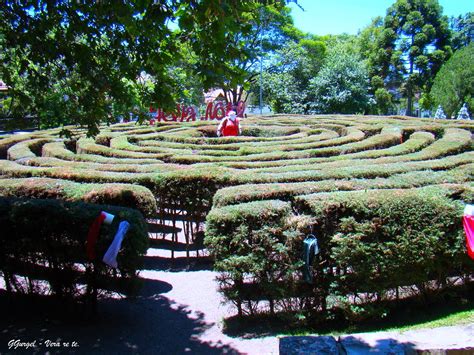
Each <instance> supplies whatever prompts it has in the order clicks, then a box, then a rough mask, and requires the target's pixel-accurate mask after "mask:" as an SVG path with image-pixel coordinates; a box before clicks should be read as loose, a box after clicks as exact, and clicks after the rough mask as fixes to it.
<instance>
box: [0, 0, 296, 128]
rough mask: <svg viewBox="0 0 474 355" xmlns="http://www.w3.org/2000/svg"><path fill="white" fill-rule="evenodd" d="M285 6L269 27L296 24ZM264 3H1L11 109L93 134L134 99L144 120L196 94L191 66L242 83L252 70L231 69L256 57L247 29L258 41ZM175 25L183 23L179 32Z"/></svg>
mask: <svg viewBox="0 0 474 355" xmlns="http://www.w3.org/2000/svg"><path fill="white" fill-rule="evenodd" d="M283 6H284V2H275V3H274V4H273V5H268V6H266V7H265V12H266V13H267V14H268V15H269V16H270V17H268V18H271V21H270V22H268V25H271V26H273V25H274V23H275V22H274V21H275V20H276V19H277V18H282V19H283V22H284V23H282V26H283V27H285V26H287V25H289V22H288V21H289V20H290V17H289V16H287V15H286V17H285V15H284V14H283V15H281V14H280V12H279V11H280V9H282V8H283ZM259 8H262V5H261V4H260V2H254V1H251V2H250V1H248V2H247V1H246V2H235V1H220V0H211V1H205V2H198V3H190V2H188V1H181V0H173V1H169V2H166V3H162V2H156V1H144V2H138V3H135V2H130V3H116V2H110V3H94V4H85V3H77V2H64V1H62V2H53V3H49V2H48V3H47V2H43V1H40V2H35V3H31V4H29V3H26V2H18V1H7V2H6V3H5V4H4V5H3V6H2V7H1V9H0V16H1V18H2V20H3V21H2V28H1V34H2V35H1V38H0V48H1V51H0V53H1V58H0V59H1V60H0V68H1V73H2V80H3V81H5V82H6V83H7V85H9V87H10V88H11V90H10V94H11V95H12V100H14V105H12V107H13V108H14V109H15V108H21V111H20V110H17V112H16V113H15V115H22V114H24V113H25V112H28V113H31V114H33V115H37V116H39V118H40V123H41V126H42V127H50V126H57V125H61V124H68V123H75V124H80V125H83V126H86V127H87V128H88V131H89V134H91V135H94V134H97V133H98V125H99V123H100V122H113V121H115V116H116V115H118V114H123V112H124V111H126V110H130V109H133V108H135V107H136V105H139V106H138V107H137V113H141V117H142V119H143V118H144V117H145V116H144V113H145V110H146V109H148V107H149V106H150V105H151V104H153V105H154V106H155V107H156V106H160V107H162V108H164V109H167V110H173V109H174V108H175V103H176V102H178V101H179V100H180V99H181V98H182V94H185V95H184V96H192V94H191V93H189V89H188V88H187V87H186V86H183V78H182V76H183V75H186V74H184V73H186V72H191V73H193V74H196V75H194V76H193V77H192V78H196V77H198V78H199V83H197V85H196V87H198V88H199V87H200V85H202V87H204V88H210V87H211V86H214V85H216V84H217V83H218V80H217V79H218V78H222V76H223V75H224V74H225V76H226V80H228V81H229V82H231V83H233V84H234V83H236V82H238V83H239V84H242V83H241V82H240V79H241V78H242V76H245V75H246V72H245V70H244V68H236V70H228V69H229V67H228V65H229V63H234V61H238V60H241V59H242V58H251V59H250V63H251V62H252V60H253V59H254V58H256V55H257V54H255V53H254V51H253V49H254V46H253V45H252V44H251V43H245V42H249V41H247V40H248V37H246V36H248V35H252V34H253V35H254V37H253V38H255V39H256V38H257V37H256V36H255V31H254V30H255V27H252V26H253V25H252V24H254V25H255V26H260V25H262V24H261V23H260V22H258V21H257V20H258V19H259V11H257V9H259ZM272 16H273V17H272ZM278 16H280V17H278ZM281 16H283V17H281ZM170 21H175V22H177V23H178V24H179V29H175V30H173V29H171V27H170V26H169V22H170ZM256 21H257V22H256ZM275 34H276V32H271V36H270V35H269V36H267V40H266V41H265V42H268V43H270V42H271V40H272V39H273V38H275ZM181 43H186V46H182V45H181ZM184 47H186V48H187V49H191V50H192V55H191V57H189V58H188V56H187V55H186V50H184ZM265 48H266V49H269V48H270V47H268V46H267V47H265ZM250 49H251V50H252V51H250ZM183 62H186V63H187V64H189V65H187V66H183V65H182V64H183ZM248 62H249V61H247V63H248ZM177 67H179V68H182V69H180V70H175V69H176V68H177ZM244 67H245V66H244ZM144 76H145V78H150V80H148V79H147V81H148V83H145V84H146V85H143V84H144V83H143V82H140V81H143V80H142V79H143V77H144ZM141 78H142V79H141ZM187 79H190V78H187ZM193 87H194V86H193Z"/></svg>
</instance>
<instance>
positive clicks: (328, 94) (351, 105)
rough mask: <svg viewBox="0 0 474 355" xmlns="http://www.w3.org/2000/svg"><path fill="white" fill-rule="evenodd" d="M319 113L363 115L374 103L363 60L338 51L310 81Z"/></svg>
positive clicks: (337, 49) (331, 55)
mask: <svg viewBox="0 0 474 355" xmlns="http://www.w3.org/2000/svg"><path fill="white" fill-rule="evenodd" d="M310 89H311V90H312V91H313V95H314V100H315V101H314V102H312V103H311V109H312V111H313V112H317V113H364V112H366V111H367V110H368V109H369V107H370V105H371V104H372V99H371V97H370V95H369V92H368V91H369V77H368V72H367V68H366V66H365V65H364V63H363V62H361V61H360V58H358V57H357V56H354V55H353V54H351V53H348V52H347V51H345V50H344V49H343V48H336V49H335V50H333V51H332V52H331V53H330V54H329V55H328V57H327V58H326V62H325V64H324V66H323V67H322V69H321V70H320V71H319V73H318V75H317V76H316V77H315V78H314V79H312V80H311V81H310Z"/></svg>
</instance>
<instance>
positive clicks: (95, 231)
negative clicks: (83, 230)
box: [86, 212, 107, 261]
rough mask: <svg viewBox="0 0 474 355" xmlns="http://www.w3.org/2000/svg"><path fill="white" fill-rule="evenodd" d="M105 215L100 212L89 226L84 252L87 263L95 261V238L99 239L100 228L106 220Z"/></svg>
mask: <svg viewBox="0 0 474 355" xmlns="http://www.w3.org/2000/svg"><path fill="white" fill-rule="evenodd" d="M106 217H107V216H106V214H105V213H104V212H101V213H100V215H99V216H98V217H97V218H96V219H95V220H94V222H92V224H91V226H90V227H89V232H88V233H87V240H86V252H87V258H88V259H89V261H93V260H94V259H95V245H96V243H97V238H98V237H99V233H100V227H101V226H102V223H103V222H104V220H105V218H106Z"/></svg>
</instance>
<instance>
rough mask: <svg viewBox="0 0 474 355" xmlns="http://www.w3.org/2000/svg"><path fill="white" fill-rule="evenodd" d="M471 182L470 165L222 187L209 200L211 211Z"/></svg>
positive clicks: (473, 172)
mask: <svg viewBox="0 0 474 355" xmlns="http://www.w3.org/2000/svg"><path fill="white" fill-rule="evenodd" d="M473 178H474V164H466V165H461V166H459V167H456V168H454V169H452V170H447V171H443V170H442V171H432V170H427V171H424V172H423V174H420V172H418V171H415V172H408V173H402V174H394V175H391V176H389V177H386V178H374V179H350V180H324V181H317V182H310V181H305V182H295V183H267V184H244V185H237V186H231V187H226V188H223V189H220V190H219V191H217V193H216V194H215V195H214V197H213V204H214V207H222V206H226V205H233V204H238V203H244V202H251V201H258V200H273V199H279V200H285V201H288V200H292V199H293V198H294V197H295V196H298V195H303V194H309V193H316V192H330V191H350V190H366V189H394V188H398V189H400V188H404V189H410V188H413V187H422V186H426V185H437V184H443V183H453V184H455V183H458V184H459V183H466V182H469V181H472V180H473Z"/></svg>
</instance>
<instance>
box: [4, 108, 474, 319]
mask: <svg viewBox="0 0 474 355" xmlns="http://www.w3.org/2000/svg"><path fill="white" fill-rule="evenodd" d="M215 129H216V124H214V123H210V122H207V121H200V122H191V123H180V122H165V123H159V124H158V125H156V126H155V125H154V126H148V125H135V124H133V123H130V124H117V125H112V126H104V127H102V130H101V132H100V134H99V135H98V136H96V137H95V138H94V139H93V138H87V137H86V135H85V132H83V131H81V130H80V129H72V131H73V137H72V138H70V139H63V138H60V136H59V130H47V131H38V132H32V133H28V134H21V135H6V136H3V137H0V159H1V160H0V196H4V197H6V198H8V199H6V200H5V201H9V202H4V203H5V204H11V203H16V204H18V203H19V202H18V201H19V200H12V198H13V199H14V198H28V199H41V200H40V201H42V202H41V203H48V202H44V201H45V200H43V199H56V200H59V201H64V202H61V203H62V204H63V206H64V204H68V203H70V204H78V203H86V204H87V205H84V206H92V207H87V208H84V210H83V211H89V209H90V208H91V209H92V210H93V209H94V208H95V207H94V205H93V204H105V205H113V206H116V207H115V208H119V209H124V211H127V212H123V213H135V212H133V210H138V211H140V212H141V214H142V215H143V216H145V217H146V218H148V221H149V222H150V221H154V222H155V223H157V224H161V225H163V226H165V225H166V226H169V228H170V230H172V231H174V232H172V233H171V241H174V242H177V231H178V230H179V229H181V230H182V233H184V235H185V239H186V250H187V251H188V255H189V250H191V249H193V248H199V245H201V242H202V240H201V239H202V236H203V235H204V234H205V238H204V244H205V246H206V248H207V250H208V252H209V253H210V255H211V256H212V257H213V259H214V262H215V264H214V265H215V268H216V269H217V270H218V271H219V272H220V276H219V283H220V287H221V291H222V292H223V293H224V295H225V296H226V298H227V299H228V300H230V301H232V302H233V303H234V304H235V306H236V308H237V310H238V313H239V314H254V313H257V312H271V313H277V312H295V311H298V312H301V311H304V312H306V313H307V314H309V315H311V316H313V317H322V319H324V318H325V317H327V316H329V315H330V314H334V312H340V313H342V314H344V315H345V316H347V317H360V316H367V315H369V316H373V315H375V316H376V315H379V314H381V312H383V311H384V309H385V308H384V307H385V305H386V304H387V302H390V301H391V300H393V299H397V298H403V297H408V296H413V295H424V296H428V295H431V294H434V293H439V292H440V291H442V290H444V289H448V288H449V287H450V286H452V285H454V284H459V283H464V284H465V283H466V282H467V281H469V280H470V278H471V276H472V273H473V266H474V264H473V262H472V261H471V260H469V259H468V257H467V256H466V252H465V246H464V235H463V230H462V222H461V216H462V210H463V206H464V204H465V203H470V202H472V200H473V196H474V186H473V183H472V181H473V173H474V151H473V139H472V133H473V131H474V123H473V122H471V121H462V120H459V121H454V120H430V119H415V118H408V117H375V116H373V117H372V116H315V117H308V116H270V117H268V116H267V117H261V118H253V119H245V120H244V121H243V135H242V136H240V137H232V138H231V137H228V138H217V137H216V136H215ZM11 201H16V202H11ZM31 201H34V200H28V202H23V203H29V204H31V203H33V202H31ZM117 206H118V207H117ZM130 208H131V209H132V210H130ZM5 211H6V210H5ZM4 213H5V218H4V217H1V218H3V220H2V238H1V239H6V238H7V239H8V238H10V239H9V240H10V242H11V239H12V238H11V236H10V237H9V236H6V235H5V233H3V230H7V229H6V227H5V229H4V227H3V225H5V224H6V225H8V224H11V225H17V224H18V223H17V218H18V217H17V215H16V214H15V213H7V212H4ZM50 213H52V211H50V210H49V209H46V210H44V214H45V215H49V214H50ZM83 213H86V212H81V213H79V215H81V216H82V214H83ZM88 213H89V212H88ZM86 214H87V213H86ZM89 215H90V213H89ZM2 216H3V215H2ZM71 218H72V217H71ZM81 218H83V219H87V217H86V216H82V217H81ZM133 218H135V219H134V220H135V221H138V222H137V223H136V230H135V232H134V234H133V235H132V237H131V240H132V242H130V243H128V244H126V245H125V246H124V253H123V255H121V259H119V261H120V260H122V262H123V264H124V265H126V267H125V269H124V270H123V272H124V274H125V275H129V276H130V275H132V274H134V273H136V271H137V270H139V268H140V263H139V261H138V259H139V256H140V255H144V253H146V245H147V240H146V239H147V236H146V224H145V223H144V222H143V221H139V220H140V218H139V217H137V216H135V215H134V217H133ZM62 223H63V224H64V223H66V222H65V221H62ZM12 233H13V234H14V232H12ZM71 233H72V232H71ZM310 233H312V234H314V235H315V236H316V238H317V240H318V246H319V253H318V254H317V255H313V256H311V257H310V258H309V259H305V257H304V247H303V245H304V243H303V241H304V240H305V238H306V236H307V235H308V234H310ZM73 234H74V233H73ZM76 234H77V233H76ZM76 234H74V238H72V239H74V240H75V242H74V243H75V245H76V246H77V238H79V237H78V236H77V235H76ZM164 236H165V235H164V234H163V237H164ZM45 238H46V237H45ZM13 239H14V238H13ZM56 239H57V238H56ZM56 239H55V240H56ZM65 239H67V238H65ZM10 245H11V247H12V248H13V249H11V250H9V249H8V248H3V250H0V254H1V253H4V254H5V255H7V256H9V259H4V258H1V259H2V260H12V255H13V254H12V253H13V250H14V248H21V245H22V244H21V243H20V244H15V243H13V242H11V243H10ZM33 249H34V250H36V249H38V250H40V249H41V248H40V247H39V246H38V248H36V249H35V248H33ZM33 249H31V250H29V251H28V250H27V251H25V253H26V254H28V253H29V254H28V255H29V256H28V257H27V256H25V258H26V259H28V258H30V259H31V258H33V259H34V258H35V257H37V255H38V250H36V251H35V252H33V251H32V250H33ZM79 249H80V248H79ZM9 253H10V254H9ZM45 253H46V252H45ZM79 254H80V253H79V252H77V253H76V254H74V256H75V257H79V256H80V255H79ZM35 255H36V256H35ZM127 255H128V257H129V258H130V259H131V260H133V262H130V261H129V262H127V261H125V260H126V257H127ZM26 259H25V260H26ZM33 259H32V260H33ZM46 259H47V258H46ZM73 259H74V258H73ZM79 259H80V258H79ZM35 260H36V259H35ZM307 260H309V264H308V262H307ZM76 261H77V260H76ZM31 262H34V260H33V261H31ZM38 263H39V264H41V265H42V267H45V266H47V265H54V262H52V263H49V262H46V261H44V260H43V261H41V262H38V261H36V264H38ZM11 265H14V263H13V262H12V263H11ZM15 265H16V264H15ZM71 265H72V264H71ZM16 266H18V267H17V268H16V269H15V267H13V266H12V267H11V268H10V266H9V262H4V263H3V264H2V265H0V268H1V271H2V273H3V276H4V278H6V279H9V280H10V281H11V282H10V286H9V287H14V285H15V282H14V277H13V276H12V275H15V274H19V275H23V274H27V273H22V272H21V271H22V270H24V266H21V265H16ZM119 266H120V263H119ZM87 267H89V266H88V265H87V263H86V264H84V266H83V268H84V269H87ZM96 267H98V266H96ZM8 268H10V269H8ZM69 269H71V266H69ZM304 269H306V270H308V271H309V274H310V280H307V279H305V278H304V277H303V270H304ZM121 271H122V270H121V269H120V272H121ZM25 276H28V275H25ZM33 276H35V275H33Z"/></svg>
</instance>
